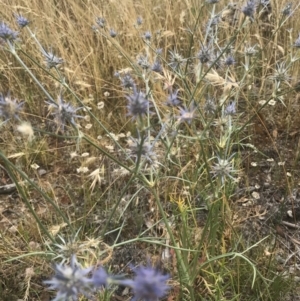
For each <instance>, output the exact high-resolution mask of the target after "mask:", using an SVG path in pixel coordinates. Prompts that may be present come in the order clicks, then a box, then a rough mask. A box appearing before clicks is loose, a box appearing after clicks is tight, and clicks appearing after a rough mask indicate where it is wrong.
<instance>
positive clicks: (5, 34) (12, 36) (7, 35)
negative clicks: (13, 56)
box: [0, 22, 19, 41]
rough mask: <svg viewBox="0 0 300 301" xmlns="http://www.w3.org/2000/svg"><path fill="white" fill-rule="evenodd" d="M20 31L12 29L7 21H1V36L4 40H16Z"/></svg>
mask: <svg viewBox="0 0 300 301" xmlns="http://www.w3.org/2000/svg"><path fill="white" fill-rule="evenodd" d="M18 35H19V33H18V32H17V31H14V30H12V29H11V28H10V27H9V26H8V25H7V24H6V23H4V22H1V23H0V38H2V39H3V40H4V41H14V40H16V39H17V37H18Z"/></svg>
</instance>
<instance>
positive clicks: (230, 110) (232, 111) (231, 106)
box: [225, 101, 236, 115]
mask: <svg viewBox="0 0 300 301" xmlns="http://www.w3.org/2000/svg"><path fill="white" fill-rule="evenodd" d="M235 113H236V105H235V101H231V102H230V103H229V104H228V106H227V107H226V108H225V114H226V115H234V114H235Z"/></svg>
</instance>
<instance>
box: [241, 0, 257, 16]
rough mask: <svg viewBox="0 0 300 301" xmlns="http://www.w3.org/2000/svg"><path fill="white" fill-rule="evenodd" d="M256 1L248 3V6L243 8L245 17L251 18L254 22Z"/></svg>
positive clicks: (251, 0)
mask: <svg viewBox="0 0 300 301" xmlns="http://www.w3.org/2000/svg"><path fill="white" fill-rule="evenodd" d="M256 6H257V4H256V1H255V0H250V1H247V4H246V5H245V6H243V7H242V12H243V13H244V15H245V16H247V17H249V18H250V19H251V20H252V21H253V17H254V13H255V11H256Z"/></svg>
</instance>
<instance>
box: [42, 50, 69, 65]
mask: <svg viewBox="0 0 300 301" xmlns="http://www.w3.org/2000/svg"><path fill="white" fill-rule="evenodd" d="M43 55H44V57H45V62H46V65H47V68H48V69H51V68H56V67H57V66H58V65H60V64H62V63H63V62H64V60H63V59H62V58H60V57H57V56H56V55H54V54H53V53H52V51H48V52H46V51H45V50H43Z"/></svg>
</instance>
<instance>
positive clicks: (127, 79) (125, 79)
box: [119, 73, 135, 89]
mask: <svg viewBox="0 0 300 301" xmlns="http://www.w3.org/2000/svg"><path fill="white" fill-rule="evenodd" d="M119 78H120V80H121V85H122V86H123V87H124V88H126V89H129V88H133V87H134V86H135V83H134V79H133V78H132V76H131V74H130V73H125V74H124V75H123V76H122V77H121V76H120V74H119Z"/></svg>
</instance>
